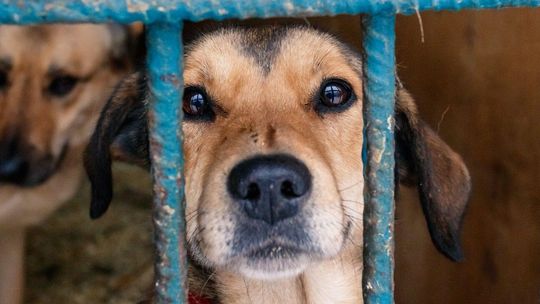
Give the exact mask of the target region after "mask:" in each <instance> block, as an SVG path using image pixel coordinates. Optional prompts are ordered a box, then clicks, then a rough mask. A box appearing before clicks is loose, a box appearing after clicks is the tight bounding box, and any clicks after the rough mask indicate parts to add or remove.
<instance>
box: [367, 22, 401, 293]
mask: <svg viewBox="0 0 540 304" xmlns="http://www.w3.org/2000/svg"><path fill="white" fill-rule="evenodd" d="M395 20H396V17H395V15H374V16H366V17H364V19H363V28H364V55H365V56H364V81H365V83H364V121H366V126H365V131H364V132H365V134H366V137H365V141H364V143H365V147H366V148H365V152H367V162H366V161H364V163H365V165H366V166H365V177H366V186H367V188H366V189H367V191H365V197H364V202H365V207H364V208H365V209H364V270H363V276H362V277H363V282H362V285H363V287H364V289H363V290H364V302H365V303H393V301H394V281H393V280H394V234H393V232H394V231H393V230H394V187H395V183H394V162H395V160H394V119H393V116H394V103H395V101H394V100H395V86H396V74H395V55H394V41H395V31H394V27H395Z"/></svg>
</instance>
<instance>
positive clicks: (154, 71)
mask: <svg viewBox="0 0 540 304" xmlns="http://www.w3.org/2000/svg"><path fill="white" fill-rule="evenodd" d="M181 29H182V25H181V23H155V24H151V25H150V26H149V27H148V32H147V47H148V57H147V69H148V80H149V83H148V86H149V98H150V113H149V128H150V132H151V136H150V152H151V153H150V154H151V157H152V173H153V178H154V230H155V243H156V245H155V246H156V264H155V270H156V281H155V290H156V302H157V303H187V300H186V296H187V269H188V268H187V266H188V265H187V253H186V248H187V246H186V239H185V212H184V179H183V176H182V174H183V167H184V159H183V154H182V128H181V122H182V111H181V109H182V107H181V106H179V102H180V100H182V87H183V78H182V56H183V48H182V40H181Z"/></svg>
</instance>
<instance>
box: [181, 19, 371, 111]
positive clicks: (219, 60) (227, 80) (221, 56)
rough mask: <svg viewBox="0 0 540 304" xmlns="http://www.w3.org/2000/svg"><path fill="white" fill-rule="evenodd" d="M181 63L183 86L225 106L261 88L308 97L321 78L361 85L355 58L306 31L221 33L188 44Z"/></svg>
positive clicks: (333, 41)
mask: <svg viewBox="0 0 540 304" xmlns="http://www.w3.org/2000/svg"><path fill="white" fill-rule="evenodd" d="M185 61H186V68H185V74H184V76H185V81H186V84H187V85H200V86H204V87H205V88H207V89H209V90H210V91H214V92H216V95H218V96H219V97H220V99H223V101H224V102H227V99H228V97H231V98H233V97H234V96H238V94H239V93H240V94H243V95H245V96H250V97H251V98H254V96H253V94H255V93H260V92H263V91H265V90H266V91H272V92H274V93H275V94H278V91H279V90H281V89H289V90H288V91H289V92H290V91H291V90H292V91H294V92H295V93H301V92H302V91H303V92H304V93H305V94H308V93H312V91H313V90H314V89H315V86H318V85H319V84H320V82H321V81H322V80H323V79H325V78H342V79H345V80H347V81H349V82H351V83H352V84H353V87H354V88H357V87H358V88H360V86H361V80H360V79H361V74H360V73H361V64H360V60H359V58H358V56H355V55H353V53H352V52H350V51H349V50H348V49H347V48H346V47H345V46H343V45H342V44H341V43H339V42H338V41H337V40H336V39H335V38H333V37H332V36H330V35H328V34H325V33H322V32H319V31H315V30H312V29H308V28H284V27H267V28H258V29H226V30H221V31H218V32H215V33H212V34H209V35H207V36H205V37H203V38H202V39H201V40H199V41H198V42H196V43H195V44H194V45H192V46H190V48H189V49H188V52H187V54H186V60H185ZM267 93H268V92H267ZM229 95H230V96H229ZM233 95H234V96H233ZM266 95H268V94H266Z"/></svg>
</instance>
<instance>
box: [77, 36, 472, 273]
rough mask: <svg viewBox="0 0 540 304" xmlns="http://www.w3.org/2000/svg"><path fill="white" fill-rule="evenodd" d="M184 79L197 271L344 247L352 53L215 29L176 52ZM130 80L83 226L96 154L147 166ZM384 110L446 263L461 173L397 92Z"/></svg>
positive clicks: (353, 240) (358, 89)
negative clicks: (393, 122) (389, 111)
mask: <svg viewBox="0 0 540 304" xmlns="http://www.w3.org/2000/svg"><path fill="white" fill-rule="evenodd" d="M184 79H185V86H186V88H185V92H184V97H183V101H182V108H183V112H184V124H183V132H184V153H185V181H186V192H185V193H186V217H187V233H188V242H189V244H190V248H191V254H192V256H193V257H194V258H195V259H196V260H197V261H199V262H200V263H202V264H203V265H206V266H208V267H211V268H213V269H226V270H229V271H235V272H239V273H241V274H243V275H244V276H247V277H251V278H260V279H275V278H280V277H288V276H293V275H296V274H298V273H300V272H302V271H303V270H305V269H306V268H307V267H309V265H311V264H312V263H317V262H318V261H321V260H327V259H331V258H333V257H335V256H337V255H339V254H340V252H342V251H343V250H345V248H347V247H350V246H355V244H356V245H358V243H359V240H361V239H362V238H361V235H362V234H361V233H362V214H363V186H364V180H363V165H362V157H361V154H362V144H363V136H362V129H363V120H362V112H363V102H362V101H363V93H362V72H361V61H360V59H359V57H358V56H356V55H355V54H354V53H353V52H351V51H349V50H348V49H347V48H346V47H345V46H344V45H342V44H341V43H339V42H338V41H337V40H335V39H334V38H333V37H331V36H329V35H327V34H323V33H320V32H317V31H314V30H311V29H305V28H287V29H284V28H265V29H251V30H238V29H236V30H222V31H218V32H215V33H213V34H209V35H207V36H205V37H203V38H202V39H200V40H199V41H197V42H196V43H194V44H193V45H192V46H191V47H189V48H188V52H187V54H186V57H185V71H184ZM144 81H145V80H144V77H143V76H141V75H140V74H136V75H133V76H131V77H129V78H128V79H126V80H125V81H124V83H123V85H121V86H120V89H119V90H118V91H117V93H116V94H114V96H113V97H112V98H111V100H110V101H109V104H108V105H107V106H106V108H105V109H104V111H103V113H102V116H101V118H100V121H99V122H98V127H97V129H96V131H95V133H94V136H93V137H92V140H91V143H90V145H89V146H88V149H87V153H86V160H85V166H86V169H87V171H88V173H89V177H90V179H91V181H92V186H93V199H92V205H91V215H92V216H93V217H98V216H100V215H101V214H102V213H103V212H105V210H106V209H107V206H108V204H109V202H110V199H111V196H112V192H111V191H112V190H111V185H110V182H111V175H110V159H111V156H110V155H109V153H110V151H109V147H110V146H111V145H112V147H113V153H115V154H116V155H117V156H119V157H120V158H124V159H131V160H133V159H135V160H138V162H139V163H146V162H147V158H148V139H147V129H146V121H144V120H143V119H142V118H143V117H144V115H143V114H144V112H145V111H146V110H145V102H144V96H146V94H145V93H144V91H145V86H144ZM398 111H399V114H400V115H398V116H396V117H397V118H398V119H400V120H401V122H400V123H398V124H397V126H398V128H397V129H396V131H397V133H398V136H397V137H398V141H397V142H398V144H399V145H401V146H402V147H398V149H399V148H400V149H399V150H400V151H402V152H401V153H400V154H399V155H398V160H400V161H402V162H403V165H402V166H401V167H400V168H401V169H400V172H401V175H402V176H404V177H407V178H408V179H410V180H413V181H414V182H415V183H418V184H423V185H427V184H429V186H423V187H420V191H421V192H422V193H425V194H426V195H425V196H424V198H425V199H423V201H422V202H423V204H424V205H426V206H428V210H426V216H427V217H428V218H432V220H429V219H428V222H429V223H430V229H431V230H430V231H431V232H432V236H433V238H434V241H435V242H436V245H437V246H438V248H439V249H441V251H443V252H444V253H445V254H447V255H448V256H450V257H452V258H458V257H459V242H458V239H457V235H458V231H459V226H460V222H461V215H462V213H463V209H464V207H465V201H466V199H467V195H468V191H469V178H468V173H467V170H466V168H465V166H464V165H463V163H462V161H461V159H460V158H459V156H457V154H455V153H454V152H453V151H451V150H450V148H448V146H446V145H445V144H444V143H443V142H442V141H441V140H440V139H439V138H438V137H437V136H436V135H435V133H433V132H430V131H428V129H426V128H427V127H426V126H425V125H424V124H422V123H421V122H419V120H418V118H417V113H416V110H415V108H414V104H413V103H412V100H411V99H410V97H409V96H408V95H407V94H406V92H404V91H403V90H402V91H401V94H400V103H399V106H398ZM433 153H435V154H436V155H433ZM426 172H428V173H426ZM424 173H426V174H424ZM445 174H447V175H445ZM435 176H436V177H435ZM445 176H446V177H448V178H447V179H446V178H445ZM432 192H437V194H436V195H433V193H432ZM435 200H437V201H435ZM448 210H451V211H448ZM454 211H456V212H454ZM360 242H361V241H360Z"/></svg>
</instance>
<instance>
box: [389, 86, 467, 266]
mask: <svg viewBox="0 0 540 304" xmlns="http://www.w3.org/2000/svg"><path fill="white" fill-rule="evenodd" d="M395 117H396V129H395V136H396V164H397V173H398V174H397V176H396V177H397V178H398V181H399V182H402V183H404V184H406V185H415V186H416V187H418V192H419V196H420V202H421V204H422V209H423V211H424V216H425V218H426V221H427V225H428V228H429V232H430V235H431V239H432V241H433V243H434V244H435V247H437V249H438V250H439V251H440V252H442V253H443V254H444V255H445V256H447V257H448V258H450V259H451V260H453V261H460V260H462V259H463V253H462V249H461V244H460V233H461V226H462V221H463V215H464V213H465V209H466V205H467V201H468V199H469V194H470V191H471V181H470V176H469V172H468V170H467V167H466V166H465V163H464V162H463V160H462V159H461V157H460V156H459V155H458V154H457V153H455V152H454V151H453V150H452V149H451V148H450V147H449V146H448V145H447V144H446V143H445V142H444V141H442V139H441V138H440V137H439V136H438V135H437V133H435V132H434V131H433V130H432V129H430V128H429V126H428V125H427V124H426V123H425V122H423V121H422V120H420V118H419V116H418V111H417V109H416V105H415V104H414V101H413V99H412V97H411V96H410V95H409V93H408V92H407V91H406V90H405V89H403V88H398V99H397V103H396V115H395Z"/></svg>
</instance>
